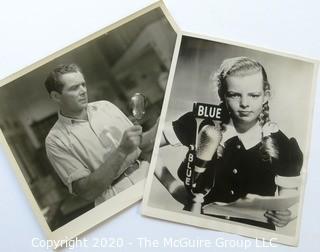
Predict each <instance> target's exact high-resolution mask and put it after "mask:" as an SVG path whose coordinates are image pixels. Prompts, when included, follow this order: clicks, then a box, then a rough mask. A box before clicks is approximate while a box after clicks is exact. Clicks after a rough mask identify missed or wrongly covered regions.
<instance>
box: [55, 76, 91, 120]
mask: <svg viewBox="0 0 320 252" xmlns="http://www.w3.org/2000/svg"><path fill="white" fill-rule="evenodd" d="M60 81H61V82H62V83H63V89H62V91H61V95H60V96H59V104H60V107H61V110H62V111H63V112H66V113H68V114H73V113H79V112H81V111H83V109H85V108H86V107H87V104H88V96H87V87H86V82H85V80H84V77H83V75H82V74H81V73H80V72H74V73H66V74H63V75H61V76H60Z"/></svg>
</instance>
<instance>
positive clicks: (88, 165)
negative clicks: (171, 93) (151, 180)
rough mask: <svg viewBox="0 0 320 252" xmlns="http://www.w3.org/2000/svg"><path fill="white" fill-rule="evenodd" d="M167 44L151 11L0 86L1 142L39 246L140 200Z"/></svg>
mask: <svg viewBox="0 0 320 252" xmlns="http://www.w3.org/2000/svg"><path fill="white" fill-rule="evenodd" d="M176 36H177V34H176V31H175V29H174V27H173V24H172V23H171V21H169V19H168V18H167V16H166V15H165V10H164V9H163V6H162V5H161V3H156V4H153V5H151V6H149V7H147V8H145V9H143V10H141V11H139V12H137V13H135V14H133V15H132V16H130V17H128V18H126V19H124V20H121V21H120V22H119V23H118V24H115V25H113V26H112V27H111V28H108V27H107V28H105V29H103V30H101V31H99V32H97V33H96V34H93V35H90V36H89V37H87V38H85V39H84V40H82V41H79V42H78V43H75V44H73V45H72V46H69V47H68V48H66V49H63V50H62V51H59V52H57V53H56V54H54V55H51V56H50V57H49V58H48V59H44V60H43V61H42V62H43V64H40V66H38V67H36V68H33V67H32V66H31V67H30V68H27V69H26V70H24V71H25V72H26V73H25V74H22V75H21V74H19V73H18V74H17V77H16V78H13V79H12V78H11V77H10V78H8V79H9V80H10V81H9V82H8V81H6V80H4V81H2V83H1V87H0V126H1V131H2V134H3V136H2V137H1V138H2V140H1V144H2V146H4V148H7V152H9V153H11V154H10V155H12V157H13V158H14V160H13V161H12V162H13V166H14V167H15V169H16V172H17V174H18V176H20V177H19V178H20V181H21V180H22V183H23V185H27V189H26V191H27V196H28V198H29V200H30V204H31V205H32V206H33V209H34V210H35V213H36V216H37V217H38V218H39V222H40V224H41V225H42V227H43V228H44V231H45V233H46V234H47V237H48V238H50V239H61V238H64V239H65V237H68V239H71V238H73V237H75V236H76V235H79V234H80V233H82V232H84V231H85V230H87V229H88V228H91V227H93V226H94V225H96V224H98V223H100V222H101V221H103V220H105V219H106V218H109V217H110V216H112V215H114V214H116V213H118V212H119V211H121V210H123V209H124V208H126V207H128V206H129V205H131V204H133V203H135V202H136V201H138V200H139V199H141V197H142V193H143V185H144V180H145V178H146V176H147V172H148V168H149V163H150V160H151V155H152V151H153V146H154V140H155V135H156V132H157V128H158V122H159V116H160V113H161V109H162V102H163V97H164V92H165V89H166V84H167V79H168V75H169V69H170V65H171V60H172V55H173V51H174V47H175V43H176Z"/></svg>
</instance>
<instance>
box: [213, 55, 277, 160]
mask: <svg viewBox="0 0 320 252" xmlns="http://www.w3.org/2000/svg"><path fill="white" fill-rule="evenodd" d="M257 72H261V74H262V80H263V91H264V92H265V93H266V92H268V93H270V89H271V88H270V83H269V81H268V77H267V73H266V71H265V69H264V67H263V66H262V65H261V64H260V63H259V62H257V61H255V60H253V59H250V58H247V57H236V58H229V59H225V60H224V61H223V62H222V64H221V66H220V68H219V69H218V70H217V71H216V72H215V74H214V76H213V81H214V83H215V85H216V86H217V87H218V95H219V97H220V100H221V101H222V103H221V106H222V108H223V110H225V111H228V108H227V106H226V103H225V95H226V92H227V81H226V79H227V77H228V76H246V75H250V74H254V73H257ZM224 115H225V116H224V118H223V120H222V129H224V127H223V125H225V124H227V123H229V120H230V116H229V113H224ZM258 119H259V123H260V126H261V127H263V126H265V125H266V124H268V123H270V117H269V104H268V102H265V103H264V104H263V107H262V112H261V114H260V115H259V118H258ZM261 138H262V139H261V142H262V146H261V149H260V150H261V156H262V159H263V160H270V161H271V159H272V158H278V154H279V153H278V148H277V146H276V145H275V143H274V141H273V139H272V137H271V135H269V136H261Z"/></svg>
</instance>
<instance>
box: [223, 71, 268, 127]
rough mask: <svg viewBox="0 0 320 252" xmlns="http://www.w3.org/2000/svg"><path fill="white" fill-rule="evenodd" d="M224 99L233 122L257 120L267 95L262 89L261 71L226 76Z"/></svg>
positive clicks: (252, 122)
mask: <svg viewBox="0 0 320 252" xmlns="http://www.w3.org/2000/svg"><path fill="white" fill-rule="evenodd" d="M226 84H227V92H226V95H225V101H226V104H227V107H228V110H229V112H230V114H231V117H232V119H233V121H234V122H235V123H244V124H248V125H249V124H250V125H253V124H254V123H255V122H257V120H258V117H259V114H260V113H261V111H262V106H263V104H264V103H265V102H266V101H267V100H268V95H269V94H266V93H265V92H264V90H263V79H262V74H261V72H257V73H253V74H250V75H244V76H228V77H227V79H226Z"/></svg>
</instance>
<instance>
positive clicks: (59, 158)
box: [46, 141, 91, 193]
mask: <svg viewBox="0 0 320 252" xmlns="http://www.w3.org/2000/svg"><path fill="white" fill-rule="evenodd" d="M46 151H47V156H48V159H49V161H50V163H51V165H52V166H53V168H54V169H55V171H56V172H57V174H58V176H59V177H60V179H61V180H62V182H63V184H65V185H66V186H67V187H68V189H69V192H70V193H73V191H72V182H73V181H76V180H78V179H81V178H84V177H86V176H88V175H90V173H91V172H90V170H89V169H87V168H86V167H85V166H84V165H83V164H82V163H81V162H80V161H79V160H78V159H77V158H75V157H74V155H72V154H71V153H70V152H69V151H68V150H67V149H66V148H65V147H62V146H59V145H58V144H57V143H54V142H52V141H46Z"/></svg>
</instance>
